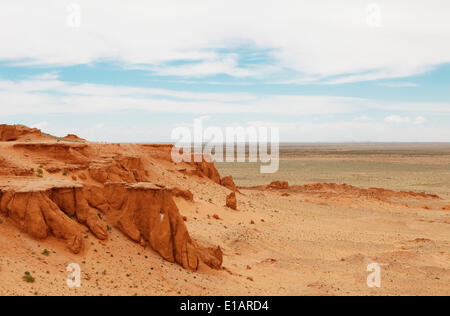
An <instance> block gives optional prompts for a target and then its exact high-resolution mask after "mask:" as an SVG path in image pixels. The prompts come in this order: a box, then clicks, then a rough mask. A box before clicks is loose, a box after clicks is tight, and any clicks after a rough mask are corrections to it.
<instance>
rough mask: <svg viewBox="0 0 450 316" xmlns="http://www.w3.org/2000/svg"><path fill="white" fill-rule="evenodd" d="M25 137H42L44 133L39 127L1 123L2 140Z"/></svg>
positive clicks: (0, 136)
mask: <svg viewBox="0 0 450 316" xmlns="http://www.w3.org/2000/svg"><path fill="white" fill-rule="evenodd" d="M25 137H33V138H35V137H42V133H41V131H40V130H38V129H37V128H29V127H26V126H23V125H5V124H2V125H0V141H2V142H11V141H17V140H22V139H24V138H25Z"/></svg>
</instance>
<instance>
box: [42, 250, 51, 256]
mask: <svg viewBox="0 0 450 316" xmlns="http://www.w3.org/2000/svg"><path fill="white" fill-rule="evenodd" d="M42 254H43V255H44V256H49V255H50V251H48V250H47V249H44V251H42Z"/></svg>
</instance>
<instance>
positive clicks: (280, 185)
mask: <svg viewBox="0 0 450 316" xmlns="http://www.w3.org/2000/svg"><path fill="white" fill-rule="evenodd" d="M267 188H268V189H276V190H284V189H288V188H289V183H288V182H287V181H274V182H272V183H271V184H269V185H268V186H267Z"/></svg>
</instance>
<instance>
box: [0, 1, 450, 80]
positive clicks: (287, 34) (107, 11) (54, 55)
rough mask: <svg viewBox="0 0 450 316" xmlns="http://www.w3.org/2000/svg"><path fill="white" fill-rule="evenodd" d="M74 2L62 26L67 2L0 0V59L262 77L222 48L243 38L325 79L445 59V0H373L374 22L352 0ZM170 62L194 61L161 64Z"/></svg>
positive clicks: (448, 29)
mask: <svg viewBox="0 0 450 316" xmlns="http://www.w3.org/2000/svg"><path fill="white" fill-rule="evenodd" d="M77 2H78V3H79V4H80V6H81V10H82V11H81V25H80V27H79V28H70V27H68V26H67V24H66V20H67V14H68V13H67V12H66V5H67V4H68V3H69V1H53V0H41V1H35V0H22V1H17V0H2V1H1V3H0V43H1V45H2V48H1V50H0V60H3V61H13V62H15V63H20V64H50V65H73V64H81V63H92V62H95V61H105V60H114V61H119V62H122V63H123V64H124V65H127V66H129V67H142V68H143V69H154V70H156V71H157V72H158V73H160V74H167V75H175V76H205V75H211V74H228V75H231V76H237V77H246V76H253V75H261V73H264V74H265V76H267V75H268V74H267V72H266V71H267V69H265V70H264V71H262V72H261V71H260V70H259V69H258V67H257V66H256V65H255V66H254V68H253V69H249V68H248V67H243V66H242V65H238V63H237V57H233V56H231V57H230V55H229V53H223V51H224V49H225V50H228V51H230V50H231V51H234V49H235V48H238V47H241V46H243V45H251V46H252V47H254V48H255V49H264V50H268V51H270V55H271V57H272V58H273V59H274V62H273V64H272V66H273V68H271V71H274V70H276V69H278V70H288V71H292V72H294V74H295V76H296V77H298V78H300V79H299V80H301V79H307V80H311V78H312V79H313V80H317V79H324V80H325V81H326V82H328V83H344V82H354V81H361V80H375V79H385V78H398V77H404V76H412V75H415V74H420V73H423V72H425V71H428V70H430V69H432V68H433V67H435V66H437V65H440V64H444V63H448V62H450V41H448V34H450V20H449V19H448V12H449V11H450V2H449V1H447V0H429V1H426V3H425V2H424V1H422V0H396V1H390V0H378V1H377V2H376V3H377V4H379V6H380V9H381V11H380V14H381V16H380V17H381V19H380V21H381V25H380V27H379V28H373V27H371V26H370V24H368V23H367V20H368V17H370V16H368V14H371V13H370V12H369V13H368V12H367V5H368V4H369V3H370V2H369V1H360V0H348V1H345V2H340V3H338V2H336V1H334V0H322V1H306V0H279V1H270V0H246V1H238V0H228V1H226V2H224V1H212V0H190V1H185V0H166V1H156V0H147V1H122V0H96V1H91V0H78V1H77ZM176 60H191V61H193V62H194V63H193V64H191V65H185V64H184V65H180V66H178V67H175V66H170V67H167V68H166V67H162V65H164V63H166V62H170V61H176ZM332 76H334V77H333V78H330V77H332ZM269 78H270V76H269Z"/></svg>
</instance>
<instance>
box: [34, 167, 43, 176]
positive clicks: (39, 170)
mask: <svg viewBox="0 0 450 316" xmlns="http://www.w3.org/2000/svg"><path fill="white" fill-rule="evenodd" d="M36 176H38V177H39V178H42V177H43V176H44V170H42V168H38V169H37V173H36Z"/></svg>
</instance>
